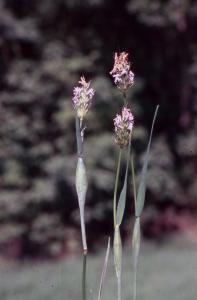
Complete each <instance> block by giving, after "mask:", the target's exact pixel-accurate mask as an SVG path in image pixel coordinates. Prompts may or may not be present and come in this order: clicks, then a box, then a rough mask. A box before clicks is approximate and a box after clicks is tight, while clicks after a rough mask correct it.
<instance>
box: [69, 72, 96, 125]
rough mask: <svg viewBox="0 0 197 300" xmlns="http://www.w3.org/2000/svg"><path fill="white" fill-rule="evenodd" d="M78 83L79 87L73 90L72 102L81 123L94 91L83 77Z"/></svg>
mask: <svg viewBox="0 0 197 300" xmlns="http://www.w3.org/2000/svg"><path fill="white" fill-rule="evenodd" d="M79 83H80V85H81V86H79V87H75V88H74V91H73V94H74V96H73V99H72V100H73V105H74V109H75V110H76V111H77V116H78V117H79V118H80V120H81V121H82V120H83V118H84V116H85V115H86V114H87V112H88V110H89V108H90V106H91V103H92V97H93V96H94V89H93V88H90V82H86V80H85V78H84V76H82V77H81V78H80V81H79Z"/></svg>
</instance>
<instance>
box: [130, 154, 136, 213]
mask: <svg viewBox="0 0 197 300" xmlns="http://www.w3.org/2000/svg"><path fill="white" fill-rule="evenodd" d="M131 172H132V183H133V195H134V203H135V211H136V203H137V194H136V184H135V168H134V162H133V154H132V156H131Z"/></svg>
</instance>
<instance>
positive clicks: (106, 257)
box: [98, 238, 110, 300]
mask: <svg viewBox="0 0 197 300" xmlns="http://www.w3.org/2000/svg"><path fill="white" fill-rule="evenodd" d="M109 251H110V238H108V244H107V250H106V254H105V261H104V265H103V269H102V274H101V280H100V286H99V293H98V300H100V299H101V292H102V287H103V282H104V280H105V275H106V271H107V264H108V259H109Z"/></svg>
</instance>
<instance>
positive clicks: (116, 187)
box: [113, 149, 122, 228]
mask: <svg viewBox="0 0 197 300" xmlns="http://www.w3.org/2000/svg"><path fill="white" fill-rule="evenodd" d="M121 157H122V149H120V151H119V156H118V166H117V172H116V181H115V187H114V201H113V214H114V228H115V226H116V203H117V190H118V179H119V173H120V163H121Z"/></svg>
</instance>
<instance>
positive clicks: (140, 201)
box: [135, 105, 159, 217]
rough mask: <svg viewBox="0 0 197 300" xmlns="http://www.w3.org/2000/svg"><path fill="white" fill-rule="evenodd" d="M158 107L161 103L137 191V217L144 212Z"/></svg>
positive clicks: (154, 118)
mask: <svg viewBox="0 0 197 300" xmlns="http://www.w3.org/2000/svg"><path fill="white" fill-rule="evenodd" d="M158 109H159V105H157V107H156V110H155V114H154V117H153V122H152V126H151V132H150V137H149V142H148V146H147V150H146V155H145V158H144V164H143V168H142V173H141V178H140V184H139V189H138V193H137V201H136V211H135V215H136V217H140V216H141V213H142V210H143V207H144V202H145V192H146V176H147V169H148V160H149V152H150V144H151V140H152V134H153V128H154V124H155V120H156V116H157V112H158Z"/></svg>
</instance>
